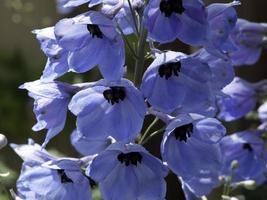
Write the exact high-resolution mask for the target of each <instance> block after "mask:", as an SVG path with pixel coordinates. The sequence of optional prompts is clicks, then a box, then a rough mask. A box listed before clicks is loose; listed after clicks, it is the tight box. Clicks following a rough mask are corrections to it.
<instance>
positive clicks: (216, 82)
mask: <svg viewBox="0 0 267 200" xmlns="http://www.w3.org/2000/svg"><path fill="white" fill-rule="evenodd" d="M193 56H194V57H196V58H197V59H199V60H200V61H201V62H204V63H207V64H208V65H209V67H210V70H211V74H212V75H211V83H212V84H211V87H212V88H213V89H214V90H215V91H216V90H217V91H218V90H221V89H223V88H224V87H225V86H226V85H228V84H230V83H231V82H232V81H233V79H234V77H235V71H234V67H233V65H232V63H231V60H230V59H222V58H220V57H217V56H214V55H212V54H210V53H209V52H207V51H206V50H205V49H200V50H199V51H197V52H196V53H194V54H193Z"/></svg>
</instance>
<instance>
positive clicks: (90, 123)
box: [69, 79, 146, 142]
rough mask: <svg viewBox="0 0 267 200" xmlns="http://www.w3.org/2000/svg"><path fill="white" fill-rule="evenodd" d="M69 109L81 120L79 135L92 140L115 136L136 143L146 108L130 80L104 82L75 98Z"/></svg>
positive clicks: (97, 83) (101, 81)
mask: <svg viewBox="0 0 267 200" xmlns="http://www.w3.org/2000/svg"><path fill="white" fill-rule="evenodd" d="M69 109H70V110H71V112H72V113H73V114H74V115H76V116H77V129H78V131H79V132H80V133H81V134H82V135H84V136H86V137H87V138H91V139H105V138H107V137H108V136H112V137H113V138H114V139H115V140H119V141H127V142H130V141H133V140H134V139H135V137H136V136H137V134H138V133H139V132H140V130H141V128H142V125H143V121H144V116H145V113H146V106H145V102H144V99H143V97H142V95H141V92H140V91H139V90H138V89H136V88H135V87H134V85H133V84H132V83H131V82H130V81H128V80H126V79H122V80H120V81H115V82H109V81H106V80H100V81H98V82H96V83H95V85H94V86H92V87H89V88H88V89H85V90H81V91H80V92H78V93H77V94H76V95H74V96H73V98H72V100H71V102H70V104H69Z"/></svg>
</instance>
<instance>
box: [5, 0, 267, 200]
mask: <svg viewBox="0 0 267 200" xmlns="http://www.w3.org/2000/svg"><path fill="white" fill-rule="evenodd" d="M206 2H207V3H211V2H226V1H217V0H214V1H206ZM242 3H243V5H242V6H240V7H239V8H238V12H239V16H240V17H242V18H246V19H248V20H251V21H256V22H267V12H266V9H267V1H264V0H243V2H242ZM82 10H86V7H82V8H78V9H76V10H74V11H73V12H72V13H70V14H69V15H68V16H75V15H76V14H78V13H80V12H81V11H82ZM63 17H66V16H64V15H60V14H59V13H58V12H57V11H56V4H55V1H54V0H0V91H1V95H0V133H2V134H5V135H6V136H7V138H8V140H9V142H10V143H18V144H21V143H26V142H27V138H33V139H34V140H35V141H36V142H39V143H41V142H42V141H43V138H44V133H45V132H40V133H39V132H38V133H35V132H33V131H32V130H31V127H32V126H33V125H34V123H35V118H34V115H33V113H32V100H31V99H30V98H29V97H28V96H27V94H26V92H25V91H22V90H19V89H18V86H19V85H21V84H23V83H24V82H28V81H33V80H36V79H38V78H39V77H40V75H41V73H42V70H43V67H44V65H45V62H46V58H45V56H44V55H43V54H42V52H41V50H40V47H39V44H38V42H37V41H36V39H35V37H34V35H33V34H31V31H32V30H33V29H39V28H44V27H47V26H53V25H54V24H55V23H56V22H57V21H58V20H59V19H61V18H63ZM167 47H168V48H171V49H176V50H180V51H184V52H188V53H189V49H188V48H187V47H186V46H184V45H182V44H181V43H179V42H178V41H177V42H176V43H175V44H173V45H171V46H169V45H168V46H167ZM264 54H266V52H265V53H264ZM264 54H263V56H262V58H261V60H260V61H259V62H258V63H257V65H255V66H250V67H244V68H240V69H238V71H237V73H238V75H240V76H241V77H244V78H246V79H247V80H249V81H257V80H261V79H264V78H267V69H266V67H267V66H266V65H267V57H266V56H265V55H264ZM128 65H129V66H131V65H132V63H131V61H129V62H128ZM98 77H99V74H98V72H97V71H93V72H90V73H87V75H84V76H80V75H74V74H70V75H67V76H66V77H64V80H66V81H69V82H73V81H75V80H77V79H78V80H97V79H98ZM146 121H147V123H149V121H150V119H147V120H146ZM74 123H75V122H74V120H73V118H72V116H69V120H68V123H67V125H66V127H65V129H64V131H63V133H61V134H60V135H59V136H57V137H56V138H55V139H54V140H52V141H51V143H49V145H48V148H49V149H51V150H53V151H55V152H59V153H61V154H62V153H63V154H65V155H67V156H77V155H78V154H77V153H76V152H75V150H74V149H73V148H72V147H71V145H70V142H69V134H70V133H71V131H72V130H73V127H74ZM249 126H251V124H250V123H247V121H246V120H239V121H238V122H235V123H231V124H229V131H230V132H233V131H235V130H243V129H245V128H246V127H249ZM159 141H160V137H155V138H154V139H153V140H152V141H150V142H149V143H148V144H147V145H148V146H147V147H148V148H149V149H150V150H151V152H152V153H154V154H158V153H159V149H158V146H159ZM152 144H153V147H152ZM156 144H157V145H158V146H157V147H156V148H155V145H156ZM21 163H22V162H21V159H20V158H19V157H18V156H16V155H15V153H14V152H13V151H12V150H11V149H10V148H9V147H5V148H4V149H2V150H1V152H0V172H6V171H10V172H11V174H10V176H8V177H6V178H1V182H2V183H3V184H5V185H6V187H7V188H14V184H15V181H16V178H17V176H18V173H19V170H20V166H21ZM168 181H169V182H171V183H172V184H169V185H170V187H169V188H168V195H167V200H176V199H181V198H179V197H180V194H179V192H177V191H178V184H177V183H176V180H175V178H174V176H170V177H168ZM237 193H243V194H245V195H246V199H247V200H267V187H266V186H262V187H260V188H258V189H257V190H256V191H247V190H242V191H237ZM218 194H220V189H218V190H217V191H216V192H214V194H212V197H211V198H210V199H214V200H216V199H219V197H218ZM2 199H4V197H0V200H2Z"/></svg>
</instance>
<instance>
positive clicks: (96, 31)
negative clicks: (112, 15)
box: [87, 24, 103, 38]
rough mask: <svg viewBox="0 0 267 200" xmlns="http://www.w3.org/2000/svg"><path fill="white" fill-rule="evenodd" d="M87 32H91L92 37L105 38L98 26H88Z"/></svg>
mask: <svg viewBox="0 0 267 200" xmlns="http://www.w3.org/2000/svg"><path fill="white" fill-rule="evenodd" d="M87 30H88V31H89V32H90V34H91V35H92V37H93V38H94V37H97V38H103V33H102V32H101V30H100V28H99V26H98V25H96V24H87Z"/></svg>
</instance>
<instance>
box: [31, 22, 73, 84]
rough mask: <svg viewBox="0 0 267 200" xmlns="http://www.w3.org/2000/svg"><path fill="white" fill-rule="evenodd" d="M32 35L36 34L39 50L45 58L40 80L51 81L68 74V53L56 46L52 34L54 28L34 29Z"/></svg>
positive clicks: (56, 43)
mask: <svg viewBox="0 0 267 200" xmlns="http://www.w3.org/2000/svg"><path fill="white" fill-rule="evenodd" d="M33 33H34V34H36V38H37V39H38V40H39V42H40V45H41V49H42V51H43V52H44V53H45V55H46V56H47V63H46V66H45V69H44V71H43V75H42V76H41V80H42V81H51V80H54V79H56V78H58V77H60V76H62V75H64V74H65V73H66V72H68V70H69V67H68V51H66V50H64V49H63V48H62V47H61V46H60V45H59V44H58V42H57V40H56V37H55V34H54V27H48V28H44V29H36V30H34V31H33Z"/></svg>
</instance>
